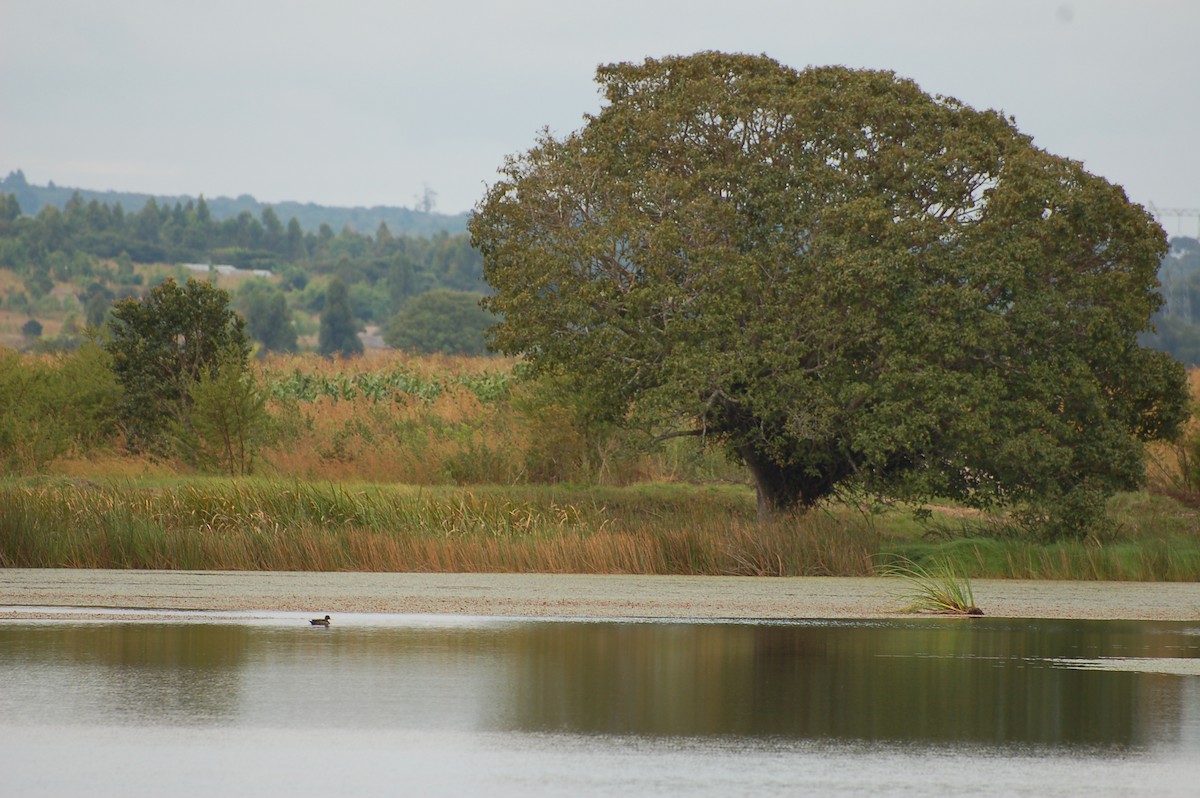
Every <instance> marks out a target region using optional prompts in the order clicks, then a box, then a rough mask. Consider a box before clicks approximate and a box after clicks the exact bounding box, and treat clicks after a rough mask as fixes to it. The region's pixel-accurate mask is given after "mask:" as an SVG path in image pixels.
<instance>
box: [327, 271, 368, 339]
mask: <svg viewBox="0 0 1200 798" xmlns="http://www.w3.org/2000/svg"><path fill="white" fill-rule="evenodd" d="M317 351H319V352H320V353H321V354H322V355H324V356H325V357H334V356H335V355H341V356H342V357H350V356H351V355H361V354H362V352H363V342H362V339H361V338H359V337H358V322H356V321H355V319H354V310H353V308H351V307H350V294H349V292H348V291H347V290H346V284H345V283H343V282H342V281H341V280H336V279H335V280H333V281H332V282H331V283H330V284H329V288H327V289H326V291H325V307H324V308H322V309H321V330H320V333H319V334H318V340H317Z"/></svg>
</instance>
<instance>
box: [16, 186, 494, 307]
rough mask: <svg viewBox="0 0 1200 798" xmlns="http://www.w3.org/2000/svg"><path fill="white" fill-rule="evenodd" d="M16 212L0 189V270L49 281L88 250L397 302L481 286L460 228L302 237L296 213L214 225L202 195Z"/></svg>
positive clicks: (477, 260)
mask: <svg viewBox="0 0 1200 798" xmlns="http://www.w3.org/2000/svg"><path fill="white" fill-rule="evenodd" d="M23 210H24V209H23V208H22V207H21V205H20V202H19V200H18V198H17V197H16V195H14V194H0V268H8V269H12V270H14V271H16V272H18V273H21V274H27V273H37V272H48V273H51V274H50V276H51V277H53V278H54V280H55V281H57V282H62V281H67V280H70V279H72V278H73V277H78V276H80V274H78V273H77V272H80V271H85V272H86V270H87V269H88V268H89V267H90V265H91V264H90V261H89V260H88V258H89V256H90V257H91V258H100V259H128V260H129V261H131V262H133V263H208V264H229V265H232V266H236V267H238V268H243V269H268V270H271V271H273V272H277V273H281V274H283V275H284V276H285V281H286V282H289V283H290V282H297V281H301V282H303V281H304V280H303V278H297V277H296V276H295V273H296V272H297V271H300V272H303V273H305V274H323V273H335V272H336V273H338V276H340V277H341V278H342V279H343V280H344V281H346V282H347V283H356V282H360V281H363V280H366V281H367V282H370V283H371V284H375V283H377V282H379V281H380V280H386V281H388V283H389V286H390V289H391V292H392V293H393V294H394V295H395V297H396V298H397V299H400V298H403V297H406V296H413V295H415V294H419V293H423V292H424V291H427V290H431V289H433V288H450V289H455V290H462V291H481V290H483V288H484V284H483V282H482V266H483V261H482V258H481V257H480V255H479V253H478V252H476V251H475V250H474V249H472V248H471V245H470V240H469V238H468V236H467V235H466V234H465V233H460V234H457V235H453V236H451V235H449V234H447V233H445V232H441V233H437V234H435V235H434V236H432V237H431V238H418V237H413V236H394V235H392V233H391V231H390V230H389V228H388V226H387V225H386V224H381V225H380V226H379V228H378V229H377V230H375V231H374V235H369V234H363V233H357V232H354V231H352V230H351V229H350V228H342V230H341V232H339V233H334V231H333V228H332V227H330V226H329V225H328V224H322V225H321V226H320V227H319V228H318V231H317V232H316V233H307V232H304V231H303V230H302V228H301V226H300V224H299V222H297V221H296V219H295V218H292V219H290V220H289V221H288V223H287V224H286V225H284V224H283V222H282V221H281V220H280V218H279V216H278V215H277V214H276V213H275V211H274V210H273V209H272V208H269V207H268V208H266V209H264V210H263V212H262V214H261V217H259V218H255V217H254V216H252V215H250V213H249V212H248V211H243V212H242V213H240V214H238V215H237V216H236V217H235V218H233V219H226V220H224V221H218V220H217V219H216V218H215V217H214V216H213V215H212V212H211V211H210V210H209V208H208V204H207V202H206V201H205V200H204V199H203V198H201V199H199V200H197V201H195V202H192V201H190V200H189V201H188V202H187V203H186V204H183V203H178V202H177V203H175V205H174V206H173V207H167V206H160V205H159V204H158V202H157V200H155V199H153V198H151V199H150V201H149V202H147V203H146V204H145V205H144V206H143V207H142V209H141V210H140V211H138V212H137V213H126V212H125V210H124V209H123V207H122V206H121V205H120V204H116V205H108V204H103V203H100V202H98V201H97V200H91V201H89V202H84V200H83V197H82V196H81V195H79V194H76V195H74V196H72V197H71V199H70V200H69V201H68V202H67V204H66V207H65V208H64V209H63V210H61V211H60V210H59V209H58V208H57V207H55V206H53V205H46V206H44V207H43V208H42V209H41V211H39V212H38V214H37V215H36V216H28V215H25V214H24V213H23ZM80 256H84V257H83V258H82V259H81V258H80ZM83 276H86V274H85V275H83ZM301 287H302V286H301Z"/></svg>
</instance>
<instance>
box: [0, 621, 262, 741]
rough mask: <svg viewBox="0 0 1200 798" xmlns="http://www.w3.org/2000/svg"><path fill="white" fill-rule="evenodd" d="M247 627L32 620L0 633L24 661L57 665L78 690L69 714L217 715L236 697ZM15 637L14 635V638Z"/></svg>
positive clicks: (192, 718)
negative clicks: (30, 623)
mask: <svg viewBox="0 0 1200 798" xmlns="http://www.w3.org/2000/svg"><path fill="white" fill-rule="evenodd" d="M249 637H250V630H249V629H248V628H247V627H245V626H241V625H238V624H220V625H216V624H212V625H210V624H157V623H155V624H143V623H104V624H87V625H78V626H76V625H64V626H57V625H55V626H51V627H32V628H28V627H27V628H24V629H16V630H11V631H10V633H9V634H6V635H5V638H6V642H7V643H8V645H9V646H12V647H13V648H10V651H13V650H19V651H20V652H21V655H22V658H28V659H29V660H30V662H29V664H31V665H32V664H38V663H40V664H50V665H62V666H65V670H63V671H61V673H62V675H63V676H64V677H65V679H66V683H65V684H63V685H62V688H61V689H63V690H66V691H70V692H78V697H79V699H80V700H78V701H75V702H74V704H75V706H74V713H75V717H74V718H73V719H74V720H76V721H87V720H89V719H93V718H90V716H91V715H92V714H93V713H94V714H95V717H94V720H96V721H98V722H112V721H114V720H115V721H117V722H121V721H122V720H128V721H131V722H133V721H136V722H139V723H152V722H154V721H156V720H161V721H165V722H170V723H172V724H176V725H179V724H183V725H188V724H207V723H219V722H221V720H222V719H223V718H225V717H228V716H229V715H231V714H232V713H233V712H234V711H235V709H236V707H237V704H238V700H239V697H238V696H239V677H240V670H241V668H242V666H243V665H244V664H245V660H246V651H247V644H248V641H249ZM14 638H15V639H14Z"/></svg>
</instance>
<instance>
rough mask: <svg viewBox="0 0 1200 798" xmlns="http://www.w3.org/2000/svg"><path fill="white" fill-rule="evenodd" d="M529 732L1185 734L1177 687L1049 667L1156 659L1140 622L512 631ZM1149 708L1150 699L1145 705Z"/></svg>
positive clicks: (1049, 737) (1067, 741) (1001, 737)
mask: <svg viewBox="0 0 1200 798" xmlns="http://www.w3.org/2000/svg"><path fill="white" fill-rule="evenodd" d="M512 633H513V634H514V635H519V636H520V639H519V640H511V641H507V642H508V644H506V645H505V646H504V647H503V648H504V649H505V652H506V654H509V655H510V656H511V658H512V662H511V666H512V673H511V679H512V682H511V689H510V691H509V694H508V696H507V697H506V701H505V705H504V706H505V711H504V713H503V714H504V723H505V724H506V725H507V726H508V727H511V728H516V729H520V730H526V731H572V732H581V733H606V734H643V735H732V736H757V737H782V738H791V739H851V740H878V741H898V742H902V741H920V742H977V743H988V744H1010V743H1011V744H1037V745H1047V744H1048V745H1077V744H1085V745H1092V744H1100V745H1119V746H1127V745H1139V744H1144V743H1151V742H1157V741H1163V740H1164V739H1173V738H1175V737H1176V736H1177V734H1178V726H1179V713H1180V709H1179V705H1180V701H1181V700H1182V695H1181V693H1180V684H1181V683H1182V682H1181V680H1179V679H1172V678H1170V677H1165V678H1164V677H1157V678H1156V677H1154V676H1151V675H1147V674H1134V673H1113V672H1108V673H1103V674H1101V673H1099V672H1082V671H1078V670H1072V669H1067V668H1062V667H1058V666H1055V665H1054V664H1053V663H1051V662H1048V661H1047V659H1048V658H1053V657H1098V656H1112V655H1113V653H1114V652H1121V653H1122V655H1128V652H1130V651H1140V652H1144V654H1143V655H1153V654H1154V653H1156V652H1155V651H1154V649H1156V648H1160V647H1161V646H1162V645H1164V644H1165V643H1164V642H1163V641H1164V639H1168V638H1170V637H1173V636H1171V635H1164V634H1161V633H1159V634H1155V633H1154V631H1153V630H1150V629H1147V626H1146V625H1145V624H1122V623H1108V622H1063V621H1042V622H1005V621H999V620H996V621H991V620H989V621H982V622H981V621H953V622H942V621H921V622H917V623H887V624H882V623H858V624H832V625H820V624H814V625H751V624H622V623H612V624H607V623H605V624H542V625H530V626H526V627H522V628H520V629H517V630H513V632H512ZM1151 697H1152V698H1151Z"/></svg>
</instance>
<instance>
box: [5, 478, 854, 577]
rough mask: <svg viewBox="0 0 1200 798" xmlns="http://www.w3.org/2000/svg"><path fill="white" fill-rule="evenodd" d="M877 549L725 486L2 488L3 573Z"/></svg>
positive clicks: (630, 562)
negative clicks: (767, 519) (773, 518)
mask: <svg viewBox="0 0 1200 798" xmlns="http://www.w3.org/2000/svg"><path fill="white" fill-rule="evenodd" d="M875 545H876V538H875V536H874V535H873V534H871V533H869V532H866V531H864V530H863V529H861V528H858V527H855V526H853V525H850V526H847V525H842V524H839V523H835V522H833V521H831V520H829V519H828V518H825V517H822V518H815V519H806V520H787V521H781V522H779V523H776V524H769V525H760V524H758V523H757V521H756V520H755V518H754V511H753V506H752V503H751V502H750V501H749V500H748V497H747V496H746V495H745V493H744V492H737V491H729V490H711V491H694V490H677V489H671V488H664V489H661V490H659V491H657V492H655V491H651V492H646V491H636V490H629V491H613V490H609V491H604V490H578V489H558V490H555V489H546V488H540V489H525V490H513V489H508V490H499V489H481V490H452V489H442V490H418V489H414V488H383V487H361V488H347V487H343V486H339V485H317V484H312V483H299V482H297V483H277V482H265V481H258V482H238V483H235V482H227V481H204V482H188V483H184V484H179V485H171V486H167V487H159V488H146V487H138V486H133V485H128V484H125V485H110V486H102V485H96V484H86V483H79V482H55V483H45V484H40V485H5V486H2V487H0V566H4V567H51V566H65V567H93V568H182V569H261V570H327V571H337V570H362V571H459V572H467V571H521V572H526V571H536V572H551V573H638V574H731V575H764V574H773V575H790V574H839V573H857V574H865V573H870V570H871V558H872V557H873V556H874V554H875Z"/></svg>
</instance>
